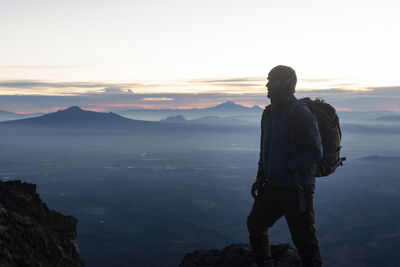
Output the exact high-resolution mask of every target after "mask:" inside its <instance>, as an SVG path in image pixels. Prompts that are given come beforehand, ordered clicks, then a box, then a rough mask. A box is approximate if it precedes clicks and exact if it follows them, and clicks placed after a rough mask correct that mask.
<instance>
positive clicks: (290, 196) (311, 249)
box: [281, 185, 321, 267]
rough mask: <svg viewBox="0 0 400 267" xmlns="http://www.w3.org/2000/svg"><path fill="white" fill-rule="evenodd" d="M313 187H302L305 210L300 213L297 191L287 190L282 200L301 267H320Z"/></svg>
mask: <svg viewBox="0 0 400 267" xmlns="http://www.w3.org/2000/svg"><path fill="white" fill-rule="evenodd" d="M314 188H315V187H314V186H313V185H312V186H304V194H305V199H306V210H305V211H304V212H300V210H299V197H298V191H297V189H295V188H293V189H292V190H288V191H287V194H284V195H287V196H286V197H285V198H284V199H281V201H282V202H283V206H284V212H285V218H286V222H287V224H288V226H289V229H290V233H291V235H292V239H293V242H294V244H295V245H296V248H297V250H298V252H299V254H300V257H301V260H302V262H303V266H306V267H314V266H318V267H319V266H321V255H320V250H319V243H318V237H317V230H316V227H315V219H314V204H313V198H314Z"/></svg>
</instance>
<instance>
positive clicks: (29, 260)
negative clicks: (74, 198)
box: [0, 180, 83, 267]
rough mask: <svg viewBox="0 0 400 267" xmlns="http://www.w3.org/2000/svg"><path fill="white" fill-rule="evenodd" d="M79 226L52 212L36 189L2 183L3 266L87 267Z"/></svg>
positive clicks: (0, 244)
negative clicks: (82, 253)
mask: <svg viewBox="0 0 400 267" xmlns="http://www.w3.org/2000/svg"><path fill="white" fill-rule="evenodd" d="M76 222H77V220H76V219H75V218H74V217H72V216H64V215H62V214H61V213H59V212H56V211H53V210H50V209H49V208H48V207H47V206H46V204H45V203H43V202H42V200H41V199H40V196H39V194H37V193H36V185H34V184H30V183H22V182H21V181H8V182H3V181H1V180H0V266H1V267H13V266H37V267H40V266H43V267H45V266H54V267H62V266H83V261H82V260H81V258H80V255H79V249H78V246H77V244H76V243H75V237H76Z"/></svg>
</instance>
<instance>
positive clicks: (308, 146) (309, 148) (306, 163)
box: [287, 104, 323, 173]
mask: <svg viewBox="0 0 400 267" xmlns="http://www.w3.org/2000/svg"><path fill="white" fill-rule="evenodd" d="M292 128H293V129H292V130H293V135H294V136H293V137H294V139H295V140H296V142H297V143H298V144H299V145H300V148H301V149H302V151H301V153H299V154H298V155H296V156H295V157H293V158H291V159H290V160H289V161H288V162H287V167H288V169H289V170H290V171H291V172H300V173H301V172H302V171H306V170H309V169H311V168H312V167H313V165H314V164H315V163H317V162H318V161H319V160H321V159H322V156H323V147H322V141H321V135H320V132H319V129H318V120H317V117H316V116H315V115H314V114H313V113H312V112H311V111H310V110H309V109H308V107H307V106H306V105H305V104H300V105H298V106H297V107H296V109H295V112H294V113H293V116H292Z"/></svg>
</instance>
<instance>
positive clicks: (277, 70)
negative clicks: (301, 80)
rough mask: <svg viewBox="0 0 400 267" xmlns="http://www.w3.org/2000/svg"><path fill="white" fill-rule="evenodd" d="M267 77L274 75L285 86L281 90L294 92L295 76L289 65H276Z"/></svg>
mask: <svg viewBox="0 0 400 267" xmlns="http://www.w3.org/2000/svg"><path fill="white" fill-rule="evenodd" d="M268 77H275V78H277V79H278V80H280V81H281V82H282V83H283V84H284V86H285V87H286V88H283V90H285V91H286V92H288V93H294V92H295V88H296V83H297V76H296V72H295V71H294V69H292V68H291V67H288V66H283V65H278V66H276V67H274V68H273V69H272V70H271V71H270V72H269V73H268ZM285 82H286V83H285Z"/></svg>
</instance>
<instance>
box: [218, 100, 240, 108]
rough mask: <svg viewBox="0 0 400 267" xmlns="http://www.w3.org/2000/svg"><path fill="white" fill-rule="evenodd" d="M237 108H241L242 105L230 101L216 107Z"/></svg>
mask: <svg viewBox="0 0 400 267" xmlns="http://www.w3.org/2000/svg"><path fill="white" fill-rule="evenodd" d="M236 106H240V105H238V104H235V103H234V102H232V101H230V100H228V101H226V102H223V103H221V104H219V105H217V106H216V107H236Z"/></svg>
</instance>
